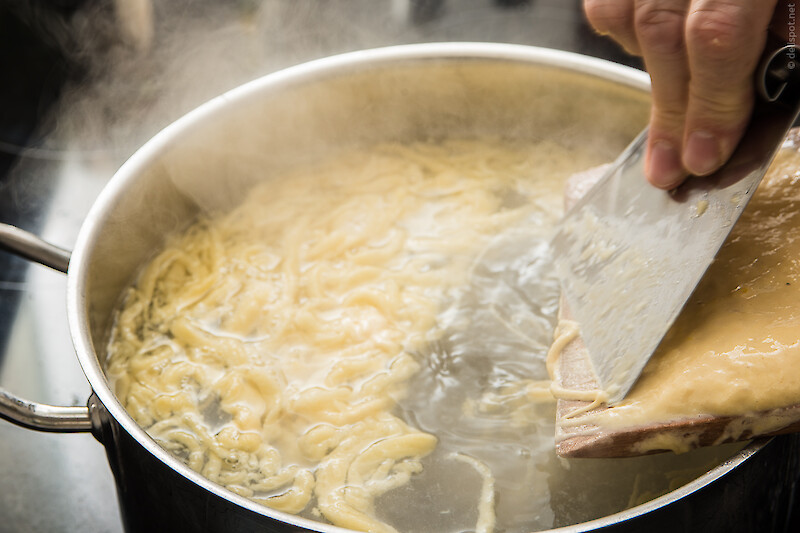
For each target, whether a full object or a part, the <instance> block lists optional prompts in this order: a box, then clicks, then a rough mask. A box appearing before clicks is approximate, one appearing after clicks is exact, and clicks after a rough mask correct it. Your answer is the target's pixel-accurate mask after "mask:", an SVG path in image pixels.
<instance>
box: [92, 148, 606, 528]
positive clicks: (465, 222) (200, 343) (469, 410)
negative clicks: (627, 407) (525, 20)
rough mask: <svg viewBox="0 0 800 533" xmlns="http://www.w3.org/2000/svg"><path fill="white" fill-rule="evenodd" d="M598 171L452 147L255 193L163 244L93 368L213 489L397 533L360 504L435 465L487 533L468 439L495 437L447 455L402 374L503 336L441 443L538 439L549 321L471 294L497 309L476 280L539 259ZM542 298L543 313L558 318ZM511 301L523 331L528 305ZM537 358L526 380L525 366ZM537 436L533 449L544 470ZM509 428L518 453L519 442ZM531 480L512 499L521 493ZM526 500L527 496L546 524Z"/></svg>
mask: <svg viewBox="0 0 800 533" xmlns="http://www.w3.org/2000/svg"><path fill="white" fill-rule="evenodd" d="M595 162H596V161H591V160H586V159H585V158H584V159H580V158H579V157H576V154H575V153H574V152H570V151H567V150H565V149H563V148H560V147H558V146H556V145H554V144H552V143H542V144H539V145H536V146H531V145H529V144H525V145H516V146H515V145H510V144H508V143H501V142H490V141H480V142H478V141H448V142H445V143H441V144H413V145H381V146H378V147H375V148H373V149H370V150H364V151H356V152H353V153H349V154H346V155H344V156H341V157H339V158H337V159H335V160H332V161H329V162H326V163H324V164H321V165H319V166H317V167H315V168H313V169H306V170H305V171H303V172H297V173H295V174H293V175H288V176H280V177H279V178H275V179H268V180H267V181H265V182H264V183H263V184H261V185H260V186H258V187H257V188H255V189H254V190H253V191H251V193H250V194H249V196H248V198H247V200H246V201H245V202H244V203H243V204H242V205H240V206H239V207H238V208H236V209H234V210H233V211H231V212H229V213H224V214H218V215H216V214H208V215H207V216H206V217H205V218H203V219H201V220H199V221H197V222H196V223H195V224H194V225H192V226H191V227H190V228H189V229H188V230H187V231H185V232H184V233H183V234H182V235H179V236H176V237H173V238H172V239H171V240H170V241H169V242H168V245H167V246H166V248H165V249H164V250H163V251H161V252H160V253H159V254H158V255H157V256H156V257H155V258H154V259H153V260H152V262H151V263H149V264H148V265H147V266H146V268H145V269H144V270H143V271H142V272H141V273H140V275H139V278H138V280H137V282H136V284H135V286H133V287H132V288H130V289H129V290H128V291H127V293H126V295H125V297H124V300H123V302H122V305H121V308H120V309H119V311H118V314H117V317H116V320H115V324H114V327H113V331H112V333H111V338H110V344H109V356H108V361H107V372H108V375H109V377H110V379H111V380H112V383H113V387H114V389H115V391H116V394H117V396H118V397H119V399H120V401H121V402H122V404H123V405H124V406H125V408H126V409H127V410H128V412H129V413H130V414H131V416H133V418H134V419H135V420H136V421H137V423H139V424H140V425H141V426H142V427H143V428H145V429H146V431H147V432H148V433H149V434H150V435H151V436H152V437H153V438H154V439H156V440H157V441H158V442H159V443H160V444H161V445H162V446H163V447H165V448H166V449H167V450H169V451H170V452H172V453H173V454H175V455H176V456H177V457H179V458H181V459H182V460H183V461H185V462H186V464H188V465H189V467H191V468H192V469H194V470H195V471H197V472H199V473H201V474H202V475H203V476H205V477H207V478H208V479H210V480H211V481H214V482H216V483H218V484H220V485H222V486H224V487H226V488H228V489H229V490H231V491H233V492H235V493H237V494H240V495H242V496H244V497H247V498H250V499H252V500H255V501H257V502H260V503H263V504H265V505H267V506H270V507H273V508H275V509H279V510H282V511H286V512H289V513H302V514H304V515H305V516H310V517H317V518H320V519H324V520H327V521H329V522H331V523H333V524H335V525H338V526H342V527H346V528H352V529H356V530H363V531H374V532H391V531H395V529H394V527H395V526H393V525H390V524H389V523H388V522H389V521H390V520H388V519H383V518H381V516H386V515H385V513H384V514H383V515H382V513H381V510H380V506H379V505H376V502H377V503H379V502H380V500H381V499H382V498H385V497H386V496H384V495H388V493H390V492H391V491H393V490H399V489H400V488H401V487H407V486H409V485H410V484H412V482H413V480H414V479H417V478H418V477H421V476H422V474H423V466H424V464H425V458H426V456H429V455H431V456H432V455H434V454H433V453H432V452H434V451H435V450H437V449H439V448H441V450H446V453H445V451H441V450H440V451H439V452H437V453H444V454H445V455H444V456H445V460H449V461H450V462H451V463H452V464H455V465H457V467H458V468H463V469H465V470H466V471H469V472H470V474H469V475H473V476H478V477H479V478H480V480H479V482H478V488H477V489H476V490H475V491H474V492H475V493H474V495H472V496H471V498H472V504H471V506H472V508H473V510H476V511H475V513H476V515H477V516H475V517H473V518H474V520H475V522H473V525H472V526H467V527H473V528H475V530H476V531H480V532H488V531H491V530H492V529H493V528H494V527H495V514H496V506H497V505H500V502H499V501H496V499H495V494H494V491H495V490H499V489H497V487H498V485H497V483H496V482H495V477H496V476H497V475H498V472H496V471H495V470H497V469H495V468H494V467H492V468H490V466H491V465H490V464H489V463H490V462H491V461H488V459H487V460H483V459H481V458H480V457H478V455H479V454H480V453H479V452H480V451H481V450H484V451H486V450H491V449H492V446H494V444H491V443H490V444H485V442H484V441H482V440H481V439H482V438H484V437H482V436H481V432H483V433H485V434H487V435H488V434H491V433H496V434H497V435H498V438H500V439H505V438H506V434H505V433H503V431H504V430H503V431H500V430H498V431H494V430H492V431H483V430H475V431H473V430H472V429H469V428H467V429H468V431H467V430H465V432H466V433H465V434H466V436H464V435H461V436H458V437H457V438H454V437H453V435H454V433H453V431H452V430H453V428H452V427H450V428H448V427H444V426H446V425H447V424H448V423H447V422H446V421H442V424H441V425H442V426H443V427H436V420H435V419H436V416H434V415H432V414H431V413H434V410H433V404H435V403H437V402H438V401H439V400H438V396H437V394H434V391H433V390H432V389H431V390H428V391H424V392H423V396H420V395H419V394H418V393H412V389H411V388H410V387H412V385H413V384H414V383H415V376H417V380H418V381H419V380H420V379H422V381H421V382H420V383H423V384H424V383H425V381H424V378H420V376H425V375H426V372H427V370H426V369H428V370H429V369H430V368H431V367H432V366H435V364H438V363H436V358H437V357H441V353H440V350H439V348H440V347H441V345H443V344H448V345H452V344H456V345H458V344H459V342H461V344H463V345H464V346H467V348H468V349H467V350H466V351H469V349H473V348H474V349H473V351H474V352H476V353H477V352H479V354H480V357H481V358H483V360H490V359H487V358H490V357H491V356H493V354H492V353H490V352H489V350H486V349H485V348H484V347H483V345H480V343H478V344H476V342H475V341H476V338H477V340H478V341H485V342H486V343H487V344H490V340H491V338H492V335H495V334H496V331H497V330H498V329H503V330H504V331H508V332H509V333H508V335H509V338H513V343H512V344H509V346H511V348H509V349H507V350H506V351H507V353H509V354H516V353H517V352H520V353H522V355H523V356H516V355H515V357H517V359H515V360H513V361H511V362H510V363H508V364H507V365H506V366H503V365H504V363H503V362H502V361H499V360H498V361H496V362H494V363H489V364H490V368H491V369H492V370H491V371H487V372H485V374H486V375H487V376H489V375H490V374H491V376H493V377H491V378H487V379H488V381H487V383H485V384H481V385H480V387H479V390H478V391H477V392H476V393H474V394H464V395H462V396H459V397H454V398H455V399H454V400H453V401H455V402H456V404H457V405H456V410H457V411H458V412H457V416H458V417H463V418H462V419H461V420H462V422H459V424H462V426H463V424H464V422H463V420H474V419H476V418H482V419H485V420H490V421H491V417H492V416H495V415H497V416H500V418H498V419H497V420H499V422H497V421H495V422H492V423H493V424H499V425H497V427H502V428H504V427H526V428H530V427H534V430H535V426H536V425H537V424H538V425H542V422H541V420H542V416H541V415H537V413H535V412H534V411H532V410H531V407H530V406H531V405H532V404H537V403H540V402H545V403H548V402H551V401H552V398H551V397H550V395H549V393H548V386H549V384H548V382H547V375H546V371H544V357H545V354H546V351H547V346H548V345H549V342H550V338H551V337H550V335H551V332H552V327H553V325H554V322H553V320H554V314H555V306H554V305H549V304H548V305H549V306H543V307H542V309H543V310H540V311H537V312H539V314H540V315H542V316H541V317H539V318H537V319H536V320H538V322H536V321H534V320H533V319H529V318H526V316H527V315H524V313H523V312H521V311H520V312H518V311H514V310H513V309H511V311H510V310H509V309H510V308H509V307H508V306H506V307H503V306H502V305H499V304H497V303H496V302H494V303H490V304H484V303H483V302H484V300H480V301H478V300H475V292H476V291H479V290H480V291H484V293H486V294H490V295H491V296H490V297H489V300H492V299H496V298H495V296H493V295H496V294H499V293H500V292H502V291H500V292H498V289H497V288H496V287H495V286H494V285H495V284H494V283H488V285H487V283H486V280H491V279H493V278H492V277H491V274H492V272H494V271H495V270H496V269H495V266H493V265H496V264H500V263H504V262H505V261H506V259H505V258H504V256H503V253H506V254H507V253H508V248H509V247H510V248H511V251H512V252H513V251H514V250H518V249H519V247H520V246H522V247H524V248H525V249H526V250H529V251H532V253H533V252H535V253H539V254H540V255H541V251H539V252H537V251H536V250H539V248H537V247H536V246H535V244H536V243H537V242H539V243H541V242H545V239H546V237H547V235H548V232H549V227H550V225H551V224H552V222H553V221H554V220H555V219H556V217H557V216H559V214H560V205H561V201H560V196H561V185H562V183H563V178H564V177H565V176H566V174H568V173H569V172H571V171H574V170H577V169H580V168H585V167H588V166H590V165H591V164H593V163H595ZM515 232H517V233H515ZM515 235H516V236H515ZM531 235H532V237H531ZM509 236H510V237H509ZM498 239H499V240H498ZM515 239H517V241H515ZM519 239H521V241H520V240H519ZM515 242H516V244H514V243H515ZM520 242H521V243H522V244H521V245H520V244H519V243H520ZM498 243H499V244H498ZM503 243H505V244H503ZM498 250H500V252H498ZM503 250H505V252H503ZM501 252H503V253H501ZM498 254H499V255H498ZM512 255H513V254H512ZM516 255H519V254H518V252H517V253H516ZM526 268H527V267H526ZM523 270H524V269H523ZM487 272H488V273H489V274H487ZM487 276H488V277H487ZM529 278H531V279H533V278H537V279H538V274H537V275H536V276H529ZM548 280H549V281H548V285H547V290H546V291H544V292H543V294H544V293H546V297H547V298H548V299H549V300H548V301H550V302H555V301H556V300H557V296H558V288H557V283H555V282H554V281H553V280H552V279H551V278H548ZM515 294H516V293H515ZM511 296H513V298H517V299H518V300H519V308H520V309H523V310H524V312H525V313H528V314H530V313H531V311H530V309H531V308H532V307H535V306H534V305H533V304H531V302H530V301H528V300H527V299H526V298H527V296H524V297H521V296H519V295H514V294H512V295H511ZM520 298H521V299H520ZM471 299H472V300H475V301H474V302H473V303H472V304H470V301H472V300H471ZM487 301H488V300H487ZM470 306H472V307H470ZM512 311H513V312H512ZM545 315H546V316H545ZM520 317H522V318H520ZM534 318H535V317H534ZM492 321H494V322H492ZM526 321H527V322H526ZM495 323H496V324H498V326H493V325H491V324H495ZM481 328H488V329H490V330H491V331H488V332H484V331H483V330H482V329H481ZM537 328H538V330H541V331H540V334H538V337H537V335H535V331H536V330H537ZM470 332H474V334H473V336H472V337H470ZM462 337H463V338H464V339H467V340H464V341H463V342H462V341H459V339H461V338H462ZM470 339H471V340H470ZM487 339H489V340H487ZM491 343H493V344H492V347H491V349H492V351H494V352H497V353H499V352H500V351H501V348H502V347H501V346H500V344H499V343H495V342H494V341H491ZM537 343H538V344H537ZM470 346H472V347H473V348H469V347H470ZM451 348H452V347H451ZM526 349H531V350H533V351H534V352H535V353H534V355H533V356H530V357H529V356H528V355H527V353H523V352H524V350H526ZM458 351H459V349H458V348H456V349H455V351H454V353H455V352H458ZM459 353H461V352H459ZM534 356H535V357H538V358H539V360H538V363H540V366H541V368H542V371H541V372H539V374H538V375H533V374H534V373H532V372H531V371H529V370H528V368H529V366H525V365H530V364H532V363H531V361H533V359H534ZM456 366H457V365H456ZM481 372H483V371H481ZM481 375H483V374H481ZM481 379H483V378H481ZM466 381H469V380H466ZM473 381H474V380H473ZM484 385H485V386H484ZM417 388H419V385H417ZM439 396H441V395H439ZM445 396H446V395H445ZM456 396H457V395H456ZM420 397H422V398H423V401H419V398H420ZM405 398H407V399H405ZM415 398H416V399H415ZM403 402H406V404H404V403H403ZM419 404H422V408H419ZM425 404H430V405H429V406H426V405H425ZM415 406H416V407H415ZM428 407H430V412H424V411H426V410H427V409H428ZM415 409H416V411H415ZM442 412H444V411H442ZM409 413H411V414H409ZM415 413H416V414H415ZM434 414H435V413H434ZM551 414H552V407H551V406H549V405H548V407H547V410H546V411H545V418H547V417H549V416H551ZM448 416H450V415H448ZM537 416H538V418H537ZM442 418H443V420H444V419H445V418H447V417H442ZM451 418H452V417H451ZM421 423H424V426H425V428H424V430H423V429H422V427H420V424H421ZM548 424H549V425H545V428H546V429H545V430H544V431H543V434H547V436H546V438H544V440H543V441H542V442H543V443H544V444H542V445H541V448H542V449H543V450H545V451H546V453H548V454H551V453H552V421H550V420H548ZM456 425H458V424H456ZM463 427H466V426H463ZM440 431H441V433H440ZM525 431H527V433H524V434H521V435H522V437H520V438H521V439H522V440H526V439H527V440H529V439H532V438H533V437H531V435H532V433H531V432H530V430H527V429H526V430H525ZM467 433H468V434H467ZM465 439H466V440H465ZM470 439H474V440H475V443H474V444H472V445H469V442H471V441H470ZM461 442H465V443H467V444H468V445H465V446H461V444H459V443H461ZM486 442H489V441H486ZM448 443H449V444H448ZM454 443H455V444H454ZM497 449H498V450H500V452H498V453H504V452H502V450H501V449H500V448H497ZM487 453H488V452H487ZM535 453H538V452H535ZM543 453H544V452H543ZM505 455H508V454H505ZM487 457H488V456H487ZM548 457H550V456H548ZM547 461H551V462H552V460H551V459H547ZM426 468H427V467H426ZM526 468H527V467H526ZM507 470H508V471H509V472H511V471H514V472H518V471H520V469H519V468H511V469H507ZM539 470H541V468H540V467H539V466H536V467H535V468H533V467H532V468H530V469H529V473H526V474H525V476H527V477H526V478H525V479H526V480H528V481H525V483H527V484H528V485H531V486H533V485H535V481H531V480H534V478H535V477H536V476H537V475H538V477H539V478H541V477H543V476H542V475H540V474H537V472H538V471H539ZM522 471H526V470H525V468H523V469H522ZM465 475H466V474H465ZM465 479H466V478H465ZM497 481H498V482H502V479H501V478H497ZM515 483H516V482H515ZM539 483H540V485H539V488H535V487H534V488H532V489H530V490H532V491H534V492H535V493H536V494H538V496H537V497H542V498H545V499H544V500H543V501H544V502H545V505H547V502H548V501H549V500H548V499H547V498H549V496H548V494H549V493H548V492H547V487H546V485H544V486H543V485H541V483H542V482H541V481H540V482H539ZM520 494H523V493H520ZM524 494H527V493H524ZM524 494H523V495H524ZM542 495H543V496H542ZM524 497H525V498H528V501H530V498H529V496H524ZM513 501H514V496H513V495H510V496H508V497H507V498H506V502H509V503H507V505H511V504H513ZM514 505H515V504H514ZM540 514H541V513H540ZM537 517H538V518H537ZM537 517H534V518H530V517H527V518H525V519H526V520H534V519H535V520H539V521H540V522H533V523H534V524H540V525H546V526H547V525H551V524H552V523H553V518H552V513H550V514H548V513H544V514H541V516H539V515H537ZM397 527H400V526H397ZM455 527H458V526H455Z"/></svg>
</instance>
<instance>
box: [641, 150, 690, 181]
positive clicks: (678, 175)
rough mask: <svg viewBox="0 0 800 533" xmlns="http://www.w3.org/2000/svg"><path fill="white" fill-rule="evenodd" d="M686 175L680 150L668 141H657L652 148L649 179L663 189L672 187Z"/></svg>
mask: <svg viewBox="0 0 800 533" xmlns="http://www.w3.org/2000/svg"><path fill="white" fill-rule="evenodd" d="M684 177H685V175H684V172H683V166H682V165H681V158H680V157H679V156H678V151H677V150H676V149H675V147H674V146H673V145H672V143H670V142H668V141H656V142H655V144H653V147H652V148H651V150H650V160H649V164H648V168H647V179H648V180H650V183H652V184H653V185H655V186H656V187H659V188H661V189H671V188H672V187H674V186H676V185H678V183H680V182H681V181H682V180H683V178H684Z"/></svg>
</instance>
